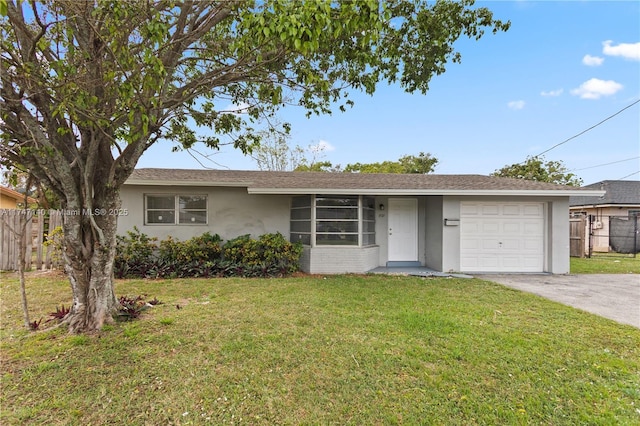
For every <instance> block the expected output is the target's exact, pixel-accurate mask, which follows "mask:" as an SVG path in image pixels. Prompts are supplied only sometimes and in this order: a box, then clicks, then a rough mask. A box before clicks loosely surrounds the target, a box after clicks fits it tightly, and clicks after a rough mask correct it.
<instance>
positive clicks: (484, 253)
mask: <svg viewBox="0 0 640 426" xmlns="http://www.w3.org/2000/svg"><path fill="white" fill-rule="evenodd" d="M460 211H461V215H460V220H461V223H460V225H461V227H460V268H461V270H463V271H476V272H542V271H543V269H544V204H543V203H516V202H504V203H493V202H489V203H486V202H474V203H471V202H463V203H461V206H460Z"/></svg>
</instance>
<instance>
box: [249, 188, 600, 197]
mask: <svg viewBox="0 0 640 426" xmlns="http://www.w3.org/2000/svg"><path fill="white" fill-rule="evenodd" d="M247 192H248V193H249V194H273V195H284V194H287V195H304V194H319V193H321V194H333V195H353V194H358V195H378V196H392V195H452V196H455V195H467V196H468V195H481V196H488V195H493V196H500V195H502V196H504V195H509V196H527V197H539V196H544V197H549V196H551V197H569V196H575V195H585V196H601V195H604V193H605V191H600V190H597V191H585V190H579V191H577V190H562V189H561V190H557V189H555V190H540V189H534V190H531V189H529V190H525V189H385V188H376V189H357V188H252V187H248V188H247Z"/></svg>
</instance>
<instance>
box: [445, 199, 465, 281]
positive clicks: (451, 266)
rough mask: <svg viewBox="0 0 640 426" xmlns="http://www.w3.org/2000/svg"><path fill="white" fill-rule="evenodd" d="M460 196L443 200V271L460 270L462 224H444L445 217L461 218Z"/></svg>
mask: <svg viewBox="0 0 640 426" xmlns="http://www.w3.org/2000/svg"><path fill="white" fill-rule="evenodd" d="M461 201H462V200H461V199H460V198H458V197H443V200H442V221H440V226H441V227H442V271H443V272H455V271H459V270H460V225H458V226H444V219H460V202H461Z"/></svg>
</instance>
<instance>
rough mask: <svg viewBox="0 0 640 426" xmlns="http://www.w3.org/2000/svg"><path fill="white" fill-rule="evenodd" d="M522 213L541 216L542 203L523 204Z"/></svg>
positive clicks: (542, 210) (542, 212)
mask: <svg viewBox="0 0 640 426" xmlns="http://www.w3.org/2000/svg"><path fill="white" fill-rule="evenodd" d="M522 214H523V215H524V216H543V214H544V209H543V207H542V204H524V205H523V206H522Z"/></svg>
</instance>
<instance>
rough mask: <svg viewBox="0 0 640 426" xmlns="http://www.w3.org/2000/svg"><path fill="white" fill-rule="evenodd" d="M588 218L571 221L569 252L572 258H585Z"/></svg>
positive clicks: (580, 217)
mask: <svg viewBox="0 0 640 426" xmlns="http://www.w3.org/2000/svg"><path fill="white" fill-rule="evenodd" d="M586 227H587V218H586V217H585V216H579V217H572V218H571V219H569V230H570V236H569V243H570V244H569V250H570V255H571V257H585V255H586V254H587V252H586V251H585V242H586Z"/></svg>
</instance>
